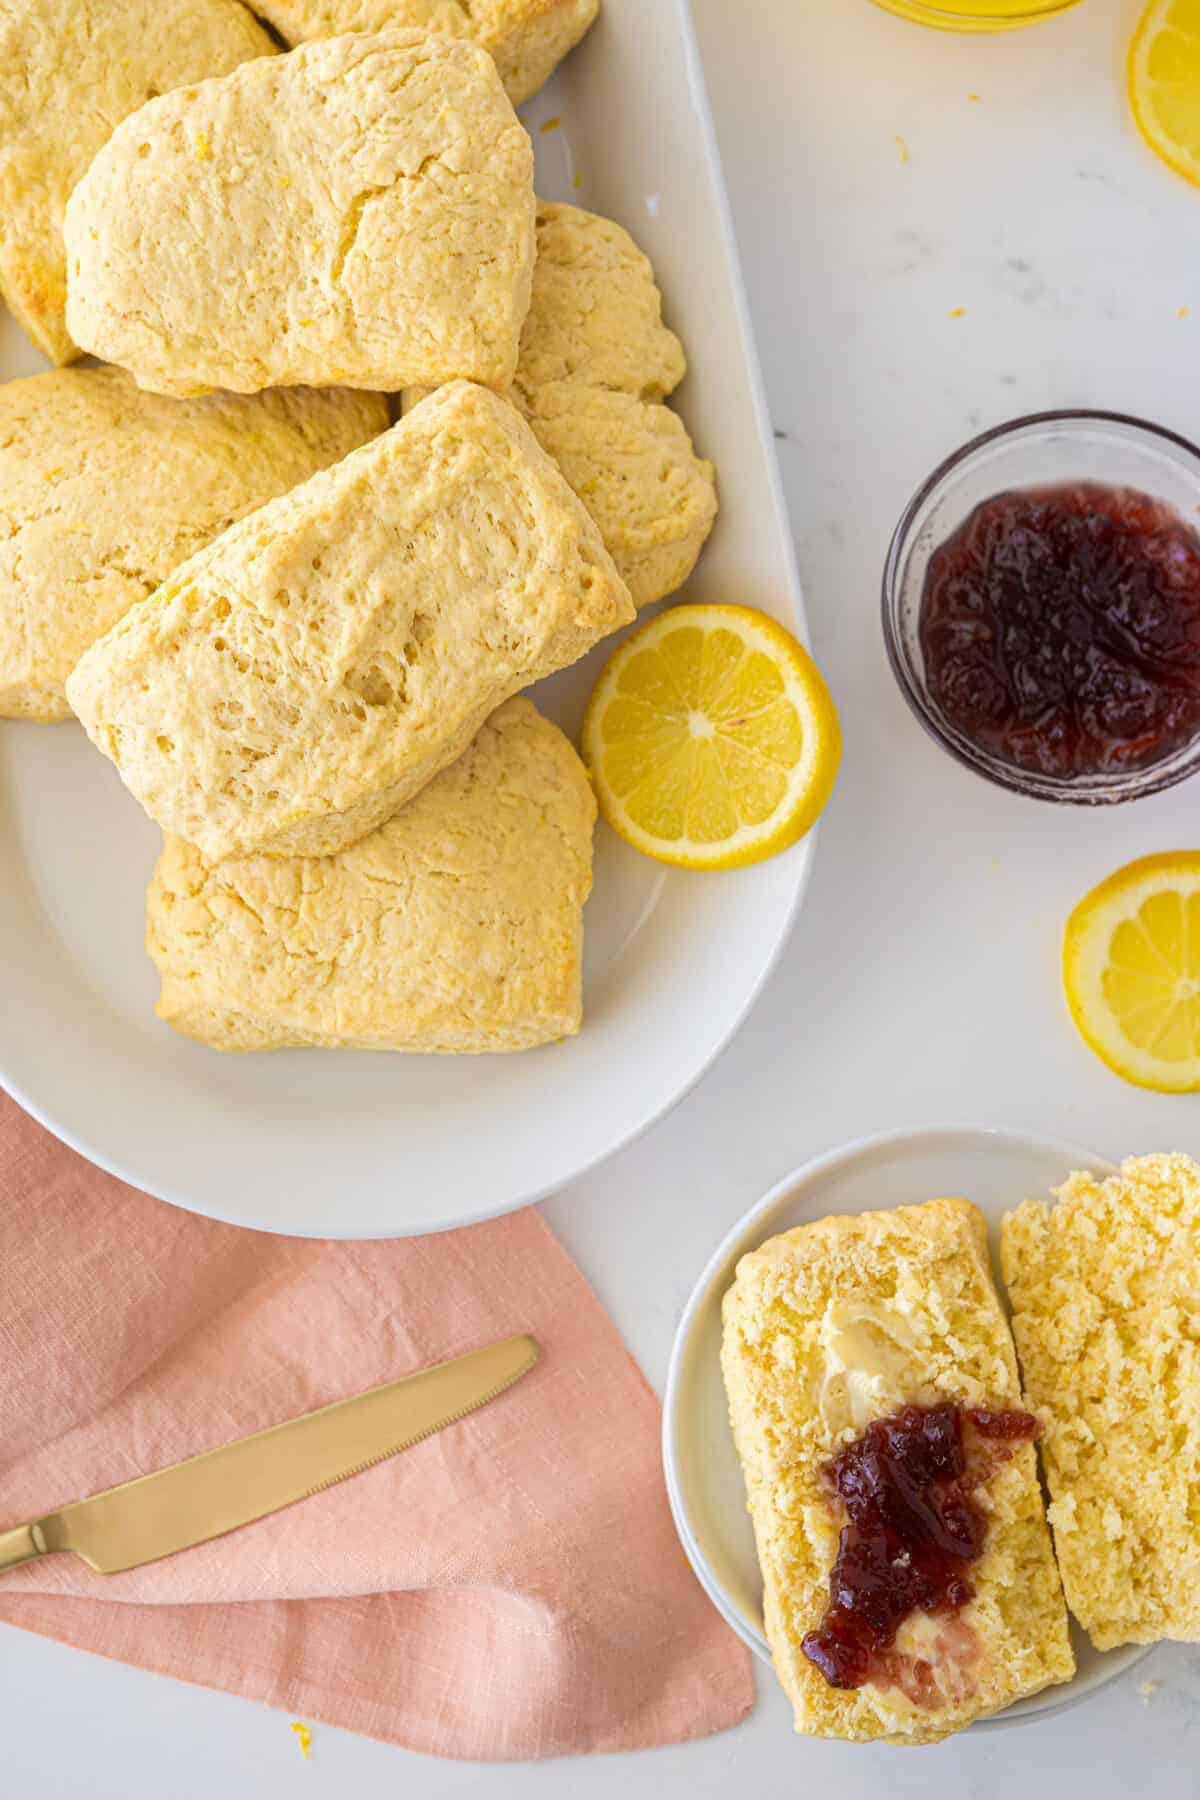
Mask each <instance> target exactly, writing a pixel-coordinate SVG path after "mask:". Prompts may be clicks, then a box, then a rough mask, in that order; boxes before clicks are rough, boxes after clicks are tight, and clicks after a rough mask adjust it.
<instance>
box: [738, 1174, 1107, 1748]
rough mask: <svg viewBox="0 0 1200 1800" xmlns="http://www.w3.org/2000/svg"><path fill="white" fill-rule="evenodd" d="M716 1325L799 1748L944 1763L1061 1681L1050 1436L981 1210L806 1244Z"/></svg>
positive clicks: (830, 1224)
mask: <svg viewBox="0 0 1200 1800" xmlns="http://www.w3.org/2000/svg"><path fill="white" fill-rule="evenodd" d="M724 1318H725V1328H724V1342H723V1347H722V1365H723V1368H724V1373H725V1384H726V1389H727V1392H728V1396H729V1407H730V1417H731V1420H732V1424H733V1431H734V1437H735V1439H736V1441H737V1447H738V1453H739V1455H740V1457H741V1461H742V1467H743V1470H744V1473H745V1477H746V1486H747V1490H748V1495H749V1504H750V1512H751V1516H752V1518H753V1522H754V1531H755V1538H756V1541H757V1545H758V1554H759V1560H760V1562H761V1564H762V1572H763V1583H764V1610H765V1615H766V1623H767V1635H768V1637H769V1639H770V1642H771V1648H772V1651H773V1654H774V1658H775V1667H776V1669H777V1671H778V1674H779V1678H780V1680H781V1682H782V1683H783V1686H784V1688H785V1690H786V1691H787V1694H788V1696H789V1698H790V1699H791V1702H792V1706H793V1708H794V1712H795V1720H796V1729H797V1730H798V1731H802V1732H807V1733H809V1734H812V1735H814V1736H818V1737H837V1738H850V1739H854V1740H856V1741H860V1742H861V1741H866V1740H870V1739H875V1738H884V1739H886V1740H887V1741H889V1742H891V1743H896V1744H922V1743H931V1742H934V1741H935V1740H937V1739H938V1738H941V1737H944V1736H946V1734H947V1733H948V1732H951V1731H955V1730H957V1729H959V1728H960V1727H962V1726H964V1725H967V1724H969V1723H970V1722H971V1721H972V1720H973V1719H976V1718H979V1717H980V1716H981V1715H984V1714H987V1713H992V1712H996V1711H998V1710H999V1709H1000V1708H1002V1707H1005V1706H1008V1705H1009V1704H1011V1702H1013V1701H1014V1700H1018V1699H1020V1698H1021V1697H1022V1696H1023V1695H1026V1694H1034V1693H1037V1692H1038V1690H1039V1689H1041V1688H1044V1687H1047V1686H1049V1685H1050V1684H1051V1683H1053V1682H1058V1681H1067V1680H1069V1679H1070V1677H1071V1675H1072V1674H1073V1672H1074V1661H1073V1658H1072V1654H1071V1648H1070V1642H1069V1638H1068V1631H1067V1615H1066V1609H1065V1607H1064V1605H1063V1597H1062V1589H1061V1587H1060V1584H1059V1579H1058V1574H1057V1571H1056V1569H1055V1566H1054V1558H1053V1555H1052V1553H1051V1548H1050V1534H1049V1531H1048V1530H1047V1527H1046V1520H1045V1516H1044V1513H1043V1510H1042V1499H1041V1491H1040V1488H1039V1485H1038V1474H1037V1463H1036V1456H1035V1452H1034V1448H1033V1443H1032V1441H1031V1438H1032V1436H1033V1435H1034V1434H1035V1433H1036V1423H1035V1421H1034V1420H1033V1419H1032V1418H1030V1417H1029V1416H1028V1415H1027V1414H1025V1413H1023V1412H1021V1411H1019V1410H1017V1409H1019V1408H1020V1407H1021V1391H1020V1385H1019V1381H1018V1377H1017V1363H1016V1357H1015V1355H1014V1352H1013V1343H1012V1337H1011V1335H1010V1333H1009V1329H1008V1326H1007V1324H1006V1322H1005V1318H1004V1314H1003V1312H1002V1310H1001V1307H1000V1302H999V1300H998V1298H997V1296H996V1291H995V1288H994V1286H993V1284H992V1277H991V1271H990V1268H989V1265H988V1255H987V1241H986V1235H985V1230H984V1224H983V1219H982V1216H981V1215H980V1213H979V1212H978V1210H977V1209H976V1208H975V1207H973V1206H972V1205H971V1204H970V1203H969V1202H968V1201H966V1200H957V1199H945V1200H931V1201H929V1202H928V1203H927V1204H925V1205H923V1206H904V1207H897V1208H896V1209H895V1210H894V1211H891V1212H878V1213H864V1214H862V1215H861V1216H859V1217H845V1218H831V1219H822V1220H820V1221H819V1222H817V1223H816V1224H813V1225H805V1226H801V1227H799V1228H798V1229H796V1230H794V1231H790V1232H787V1233H786V1234H785V1235H784V1236H782V1237H777V1238H773V1239H771V1240H770V1242H769V1243H766V1244H764V1245H763V1246H762V1248H761V1249H760V1250H758V1251H756V1252H754V1253H753V1254H752V1255H749V1256H744V1257H743V1258H742V1260H741V1261H740V1263H739V1264H738V1269H737V1279H736V1281H735V1282H734V1285H733V1286H732V1288H730V1290H729V1292H728V1294H727V1295H726V1297H725V1303H724Z"/></svg>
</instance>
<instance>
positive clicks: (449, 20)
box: [255, 0, 600, 106]
mask: <svg viewBox="0 0 1200 1800" xmlns="http://www.w3.org/2000/svg"><path fill="white" fill-rule="evenodd" d="M255 4H256V6H257V8H258V11H259V12H260V13H261V14H262V16H263V18H264V19H269V20H270V22H271V24H272V25H273V26H274V27H275V29H276V31H277V32H278V33H279V35H280V36H281V37H283V38H286V39H287V41H288V43H289V44H298V43H301V42H302V41H303V40H304V39H306V38H318V37H333V36H334V35H335V34H336V33H338V32H342V31H385V30H387V29H389V28H390V27H392V26H396V25H412V26H418V27H420V29H421V30H423V31H445V32H448V33H449V34H450V36H451V37H461V38H472V39H473V40H474V41H475V43H477V44H481V45H482V46H483V48H484V49H485V50H486V51H487V52H488V54H489V55H490V56H491V57H492V58H493V59H494V60H495V64H496V67H497V68H498V69H499V71H500V79H501V80H502V81H503V83H504V85H505V87H506V88H507V89H508V92H509V96H510V98H511V100H512V103H513V105H514V106H519V105H520V104H521V102H522V100H528V98H529V96H530V94H533V93H536V91H537V89H538V88H540V87H541V85H542V83H543V81H546V80H548V79H549V77H550V76H551V75H552V74H553V73H554V70H555V69H556V68H557V67H558V65H559V63H560V62H561V61H562V59H563V57H564V56H565V55H566V54H567V52H568V50H573V49H574V48H575V45H576V44H577V43H578V42H579V40H580V38H581V37H582V36H583V35H584V33H585V32H586V31H587V29H588V27H589V26H590V25H591V23H592V21H593V20H594V19H595V17H596V14H597V12H598V11H599V7H600V0H255Z"/></svg>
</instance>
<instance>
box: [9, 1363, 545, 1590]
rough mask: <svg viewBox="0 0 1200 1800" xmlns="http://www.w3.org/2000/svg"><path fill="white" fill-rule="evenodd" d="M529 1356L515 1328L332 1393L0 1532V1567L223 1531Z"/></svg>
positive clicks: (514, 1376)
mask: <svg viewBox="0 0 1200 1800" xmlns="http://www.w3.org/2000/svg"><path fill="white" fill-rule="evenodd" d="M537 1358H538V1346H537V1343H536V1341H535V1339H533V1338H532V1337H529V1336H527V1335H525V1334H521V1335H519V1336H516V1337H511V1338H506V1339H505V1340H504V1341H503V1342H502V1343H498V1344H489V1345H488V1346H487V1347H486V1348H485V1349H483V1350H472V1351H470V1352H469V1353H468V1354H467V1355H466V1356H456V1357H454V1358H453V1359H452V1360H451V1361H450V1362H444V1363H437V1364H435V1365H434V1366H433V1367H431V1368H428V1369H421V1370H419V1371H418V1372H417V1373H416V1374H415V1375H405V1376H402V1377H401V1378H400V1380H399V1381H389V1382H385V1383H384V1384H383V1386H382V1387H376V1388H369V1389H368V1390H367V1392H366V1393H364V1394H356V1395H354V1396H353V1398H351V1399H349V1400H335V1401H334V1403H333V1404H332V1405H331V1406H323V1407H321V1408H320V1409H319V1410H318V1411H317V1412H311V1413H304V1414H302V1415H301V1416H300V1417H299V1418H295V1419H287V1420H285V1421H284V1422H283V1423H282V1424H280V1425H271V1426H268V1428H267V1429H266V1430H265V1431H256V1432H254V1434H253V1435H252V1436H251V1437H244V1438H239V1439H237V1440H236V1442H234V1443H232V1444H225V1445H222V1447H221V1448H220V1449H217V1450H206V1451H204V1452H203V1453H202V1454H201V1455H199V1456H192V1457H189V1458H188V1460H187V1461H186V1462H179V1463H172V1464H171V1465H170V1466H169V1467H167V1468H165V1469H157V1470H155V1471H154V1472H153V1473H152V1474H150V1475H139V1476H138V1477H136V1479H134V1480H133V1481H126V1482H123V1483H122V1484H121V1486H120V1487H114V1488H108V1489H107V1490H106V1491H105V1492H104V1493H100V1494H93V1495H92V1496H91V1497H90V1499H87V1500H76V1501H75V1502H73V1504H71V1505H70V1506H64V1507H62V1508H60V1509H59V1510H58V1511H57V1512H52V1513H47V1514H46V1515H45V1517H44V1518H41V1519H35V1520H33V1521H31V1522H30V1523H29V1524H27V1525H19V1526H17V1527H16V1528H15V1529H14V1530H11V1531H4V1532H0V1570H3V1569H12V1568H16V1567H17V1565H18V1564H19V1563H24V1562H29V1561H31V1560H32V1559H33V1558H34V1557H36V1556H48V1555H50V1554H51V1553H53V1552H55V1551H63V1550H71V1551H74V1553H75V1554H76V1555H77V1556H81V1557H82V1558H83V1560H84V1562H85V1563H87V1565H88V1567H89V1568H91V1569H95V1570H96V1571H97V1572H98V1573H99V1574H102V1575H115V1574H117V1573H118V1572H119V1571H120V1570H122V1569H135V1568H138V1567H140V1566H141V1564H142V1563H148V1562H157V1560H158V1559H159V1558H160V1557H162V1556H173V1555H174V1554H175V1553H176V1552H177V1551H179V1550H187V1549H190V1548H191V1547H192V1545H194V1544H203V1543H206V1542H207V1541H208V1539H209V1538H214V1537H222V1536H223V1535H224V1534H225V1532H227V1531H236V1530H237V1529H238V1528H239V1527H240V1526H242V1525H250V1524H252V1523H253V1522H254V1520H255V1519H262V1518H265V1517H266V1515H267V1514H268V1513H273V1512H278V1511H279V1510H280V1509H281V1508H282V1507H285V1506H292V1505H294V1504H295V1502H296V1501H298V1500H305V1499H307V1498H308V1496H309V1495H310V1494H317V1493H320V1492H321V1490H322V1489H323V1488H327V1487H332V1486H333V1485H334V1484H335V1483H336V1482H339V1481H346V1480H348V1479H349V1478H350V1476H352V1475H358V1474H360V1473H361V1472H362V1471H363V1470H364V1469H369V1468H372V1467H373V1466H374V1465H375V1464H376V1463H380V1462H384V1461H386V1459H387V1458H388V1457H390V1456H396V1455H398V1454H399V1452H400V1451H401V1450H407V1449H409V1448H411V1446H412V1445H413V1444H417V1443H420V1441H421V1439H422V1438H427V1437H430V1436H432V1434H433V1433H434V1432H435V1431H441V1430H442V1429H443V1428H444V1427H445V1426H447V1425H453V1424H454V1423H455V1421H456V1420H458V1419H462V1418H465V1416H466V1415H467V1414H468V1413H471V1412H474V1411H475V1410H476V1408H478V1407H480V1406H485V1405H486V1404H487V1403H488V1401H489V1400H494V1399H496V1398H497V1396H498V1395H500V1394H502V1393H503V1392H504V1391H505V1389H506V1388H510V1387H511V1386H512V1385H513V1383H514V1382H517V1381H519V1380H520V1379H521V1377H522V1376H523V1375H526V1374H528V1372H529V1370H530V1369H532V1367H533V1365H534V1363H535V1362H536V1361H537Z"/></svg>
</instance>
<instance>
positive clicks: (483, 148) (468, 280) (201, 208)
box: [64, 31, 534, 394]
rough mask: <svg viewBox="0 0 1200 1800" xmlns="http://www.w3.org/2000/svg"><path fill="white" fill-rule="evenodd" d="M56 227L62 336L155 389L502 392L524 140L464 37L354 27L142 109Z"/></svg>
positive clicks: (527, 231)
mask: <svg viewBox="0 0 1200 1800" xmlns="http://www.w3.org/2000/svg"><path fill="white" fill-rule="evenodd" d="M64 229H65V236H66V244H67V253H68V298H67V323H68V326H69V328H70V330H71V332H72V334H73V336H74V337H75V339H76V341H77V342H78V343H79V344H81V345H82V346H83V348H84V349H87V350H91V351H94V352H95V354H96V355H97V356H102V357H104V359H105V360H106V361H108V362H115V363H120V364H121V365H122V366H123V367H125V368H128V369H131V370H132V372H133V374H134V375H135V377H136V378H137V380H138V382H139V384H140V385H141V386H142V387H146V388H150V389H152V390H153V391H155V392H156V393H164V394H195V393H201V392H204V391H205V390H206V389H208V388H214V387H219V388H230V389H233V390H234V391H235V392H238V393H252V392H256V391H257V390H258V389H260V388H264V387H281V386H292V385H296V384H299V385H302V386H313V387H326V386H334V385H337V386H346V387H365V388H372V389H378V390H380V391H390V390H392V389H395V388H399V387H402V386H404V384H405V383H408V382H423V383H426V384H433V383H436V382H440V381H446V380H449V379H451V378H452V377H455V376H465V377H469V378H470V379H472V380H477V381H482V382H485V383H487V384H488V385H489V386H491V387H495V388H504V387H507V385H508V383H509V382H510V381H511V380H512V376H513V371H514V369H515V367H516V360H517V346H518V341H519V337H520V331H521V326H522V324H523V322H524V318H525V313H526V311H527V310H528V306H529V287H530V278H531V273H532V268H533V253H534V199H533V150H532V146H531V145H530V142H529V138H528V135H527V134H526V132H525V129H524V127H523V126H522V125H521V123H520V121H519V120H518V119H517V116H516V114H515V113H514V112H513V109H512V106H511V105H510V103H509V101H508V98H507V96H506V95H505V93H504V89H503V87H502V86H501V84H500V80H499V77H498V76H497V74H496V69H495V65H494V63H493V62H492V60H491V58H490V57H489V56H488V55H487V54H486V53H485V52H484V51H482V50H480V49H479V48H478V47H477V46H476V45H474V44H470V43H466V42H464V41H463V40H461V39H454V38H449V37H445V36H438V35H430V34H429V33H426V32H420V31H390V32H384V33H380V34H378V35H376V36H368V35H365V34H362V33H356V34H353V35H350V36H347V37H339V38H328V39H325V40H323V41H320V42H317V43H312V44H307V45H305V46H304V47H303V48H301V49H299V50H294V51H292V52H291V53H290V54H289V55H287V56H276V57H269V58H267V59H265V60H261V61H259V62H257V63H252V64H249V65H247V66H246V67H244V68H242V69H238V70H235V71H234V72H233V73H232V74H231V75H227V76H224V77H223V78H221V79H220V80H215V81H206V82H201V83H200V84H199V85H198V86H195V87H190V88H182V89H179V90H177V91H176V92H174V93H171V94H167V95H165V96H164V97H163V98H162V99H161V100H154V101H151V102H150V104H149V105H148V106H145V107H142V108H141V109H140V110H139V111H138V112H137V113H135V114H134V116H133V117H132V118H129V119H126V120H125V122H124V124H122V125H121V126H119V127H118V129H117V130H116V131H115V132H114V134H113V136H112V137H111V138H110V139H109V141H108V143H107V144H106V145H105V146H104V148H103V150H101V152H100V153H99V155H98V156H97V157H96V159H95V161H94V162H93V163H92V165H91V167H90V169H89V170H88V172H87V174H86V175H85V176H84V178H83V180H82V181H81V182H80V183H79V186H78V187H77V188H76V189H75V192H74V193H73V194H72V196H71V199H70V202H69V204H68V206H67V213H66V221H65V227H64Z"/></svg>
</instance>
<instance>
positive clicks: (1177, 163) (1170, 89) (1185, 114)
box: [1127, 0, 1200, 184]
mask: <svg viewBox="0 0 1200 1800" xmlns="http://www.w3.org/2000/svg"><path fill="white" fill-rule="evenodd" d="M1127 74H1128V82H1129V104H1130V105H1131V106H1132V108H1133V117H1134V120H1135V122H1136V124H1137V128H1138V130H1139V131H1140V132H1141V134H1142V136H1143V137H1144V138H1145V140H1146V142H1147V143H1148V144H1149V146H1150V148H1151V149H1152V150H1153V151H1154V152H1155V153H1156V154H1157V155H1158V156H1161V157H1162V159H1163V161H1164V162H1165V163H1168V164H1169V165H1170V167H1171V168H1172V169H1175V170H1177V171H1178V173H1179V174H1180V175H1183V176H1186V178H1187V179H1188V181H1193V182H1196V183H1197V184H1200V0H1150V4H1149V6H1148V7H1147V8H1146V10H1145V12H1144V13H1143V14H1142V16H1141V19H1140V20H1139V22H1138V27H1137V30H1136V31H1135V32H1134V34H1133V42H1132V44H1131V45H1130V46H1129V65H1128V71H1127Z"/></svg>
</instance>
